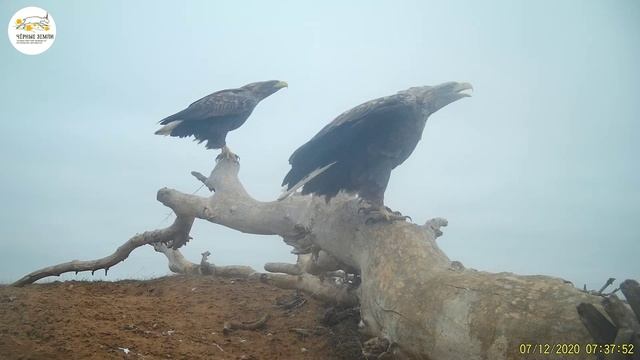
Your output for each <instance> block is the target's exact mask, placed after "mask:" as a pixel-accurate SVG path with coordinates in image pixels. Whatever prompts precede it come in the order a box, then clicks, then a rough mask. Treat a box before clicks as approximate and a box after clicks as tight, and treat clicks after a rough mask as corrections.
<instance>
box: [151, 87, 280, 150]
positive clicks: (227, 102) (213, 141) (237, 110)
mask: <svg viewBox="0 0 640 360" xmlns="http://www.w3.org/2000/svg"><path fill="white" fill-rule="evenodd" d="M285 87H288V84H287V83H286V82H284V81H279V80H270V81H261V82H254V83H251V84H247V85H245V86H243V87H241V88H237V89H226V90H220V91H217V92H214V93H213V94H211V95H207V96H205V97H203V98H202V99H200V100H197V101H195V102H194V103H192V104H191V105H189V107H187V108H186V109H184V110H182V111H180V112H177V113H175V114H173V115H171V116H168V117H166V118H164V119H162V120H160V124H161V125H164V126H163V127H161V128H160V129H159V130H158V131H156V135H165V136H177V137H181V138H183V137H188V136H193V137H194V138H195V140H196V141H198V143H202V142H204V141H206V142H207V143H206V148H207V149H222V153H221V154H220V155H219V156H218V159H220V158H229V159H237V156H236V155H235V154H234V153H232V152H231V150H229V148H228V147H227V142H226V137H227V133H228V132H229V131H231V130H235V129H237V128H239V127H240V126H242V124H244V122H245V121H247V118H249V115H251V112H253V109H255V107H256V106H257V105H258V103H259V102H260V101H262V100H263V99H265V98H266V97H268V96H269V95H271V94H273V93H275V92H276V91H278V90H280V89H282V88H285Z"/></svg>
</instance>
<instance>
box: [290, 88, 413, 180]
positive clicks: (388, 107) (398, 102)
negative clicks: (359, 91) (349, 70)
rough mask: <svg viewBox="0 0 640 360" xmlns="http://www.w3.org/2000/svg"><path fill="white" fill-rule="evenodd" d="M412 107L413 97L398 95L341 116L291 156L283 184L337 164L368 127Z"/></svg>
mask: <svg viewBox="0 0 640 360" xmlns="http://www.w3.org/2000/svg"><path fill="white" fill-rule="evenodd" d="M414 105H415V98H414V97H413V96H411V95H408V94H405V93H398V94H395V95H391V96H385V97H381V98H378V99H374V100H370V101H367V102H365V103H363V104H361V105H358V106H356V107H355V108H353V109H351V110H348V111H346V112H344V113H342V114H341V115H339V116H338V117H337V118H335V119H334V120H333V121H332V122H331V123H329V124H328V125H327V126H325V127H324V128H323V129H322V130H320V132H318V134H316V135H315V136H314V137H313V138H312V139H311V140H309V141H308V142H307V143H306V144H304V145H302V146H301V147H299V148H298V149H297V150H296V151H295V152H294V153H293V154H292V155H291V157H290V158H289V164H291V170H290V171H289V173H288V174H287V175H286V176H285V178H284V180H283V182H282V185H283V186H284V185H288V188H289V189H290V188H292V187H293V186H295V185H296V184H297V183H298V182H299V181H301V180H302V179H304V178H305V177H306V176H307V175H308V174H310V173H311V172H313V171H314V170H316V169H319V168H322V167H324V166H327V165H329V164H332V163H335V162H340V156H341V155H340V152H341V151H343V149H344V148H345V146H348V145H349V144H351V143H352V142H354V140H355V139H356V138H357V137H358V136H367V134H368V131H366V129H367V128H374V127H376V126H377V125H379V121H380V120H381V119H384V120H385V121H393V119H394V116H393V113H394V112H398V111H404V110H406V109H407V108H408V107H413V106H414ZM389 115H390V116H389Z"/></svg>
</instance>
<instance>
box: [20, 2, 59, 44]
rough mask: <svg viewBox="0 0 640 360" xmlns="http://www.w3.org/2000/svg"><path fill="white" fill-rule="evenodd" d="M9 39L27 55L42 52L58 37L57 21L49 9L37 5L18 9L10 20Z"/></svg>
mask: <svg viewBox="0 0 640 360" xmlns="http://www.w3.org/2000/svg"><path fill="white" fill-rule="evenodd" d="M8 33H9V41H10V42H11V44H12V45H13V47H14V48H16V50H18V51H20V52H21V53H23V54H27V55H38V54H41V53H43V52H45V51H47V49H49V48H50V47H51V45H53V42H54V41H55V39H56V23H55V21H53V17H52V16H51V14H49V12H48V11H46V10H44V9H41V8H39V7H35V6H29V7H26V8H23V9H20V10H18V12H16V13H15V14H14V15H13V16H12V17H11V21H10V22H9V30H8Z"/></svg>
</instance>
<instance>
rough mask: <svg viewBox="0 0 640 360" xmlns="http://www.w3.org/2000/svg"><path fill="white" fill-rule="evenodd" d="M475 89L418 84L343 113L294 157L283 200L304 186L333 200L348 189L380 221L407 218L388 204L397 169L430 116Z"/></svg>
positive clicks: (460, 85) (450, 84)
mask: <svg viewBox="0 0 640 360" xmlns="http://www.w3.org/2000/svg"><path fill="white" fill-rule="evenodd" d="M471 89H473V88H472V86H471V84H468V83H456V82H448V83H444V84H440V85H437V86H422V87H412V88H409V89H407V90H404V91H400V92H398V93H397V94H395V95H391V96H386V97H382V98H379V99H375V100H371V101H368V102H365V103H364V104H361V105H359V106H356V107H355V108H353V109H351V110H349V111H347V112H345V113H343V114H341V115H340V116H338V117H337V118H336V119H335V120H333V121H332V122H331V123H330V124H328V125H327V126H325V127H324V128H323V129H322V130H320V132H319V133H318V134H316V136H314V137H313V138H312V139H311V140H309V142H307V143H306V144H304V145H302V146H301V147H300V148H298V149H297V150H296V151H295V152H294V153H293V155H291V157H290V158H289V163H290V164H291V170H290V171H289V173H288V174H287V175H286V176H285V178H284V181H283V182H282V185H283V186H285V185H286V186H287V189H288V191H287V192H286V193H285V194H284V195H283V196H281V197H280V198H281V199H282V198H284V197H286V196H287V195H288V194H290V193H292V192H294V191H295V190H296V189H298V188H299V187H302V194H316V195H324V196H325V197H326V199H327V201H329V199H331V198H332V197H333V196H335V195H336V194H337V193H338V192H339V191H346V192H349V193H356V194H358V195H359V197H360V198H361V199H362V200H364V201H365V202H366V203H368V205H369V206H368V207H367V208H365V212H366V213H368V214H370V215H371V217H370V219H372V220H374V221H379V220H387V221H388V220H399V219H406V217H405V216H401V214H400V213H397V212H391V211H390V210H389V209H388V208H386V207H385V206H384V192H385V189H386V188H387V184H388V182H389V177H390V175H391V170H393V169H394V168H395V167H396V166H398V165H400V164H402V163H403V162H404V161H405V160H406V159H407V158H408V157H409V155H411V153H412V152H413V150H414V149H415V148H416V145H417V144H418V141H420V138H421V137H422V130H423V129H424V126H425V123H426V122H427V118H428V117H429V116H430V115H431V114H433V113H434V112H436V111H438V110H439V109H441V108H442V107H444V106H446V105H448V104H450V103H452V102H454V101H456V100H458V99H461V98H463V97H467V96H469V95H468V94H466V93H464V92H463V91H465V90H471Z"/></svg>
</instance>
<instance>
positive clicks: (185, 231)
mask: <svg viewBox="0 0 640 360" xmlns="http://www.w3.org/2000/svg"><path fill="white" fill-rule="evenodd" d="M193 220H194V219H193V218H184V217H178V218H176V220H175V221H174V223H173V224H172V225H171V226H169V227H167V228H165V229H160V230H153V231H146V232H144V233H142V234H137V235H135V236H133V237H132V238H131V239H129V240H128V241H127V242H125V243H124V244H122V245H121V246H119V247H118V249H116V251H115V252H114V253H113V254H111V255H109V256H106V257H103V258H100V259H97V260H88V261H80V260H73V261H69V262H66V263H62V264H58V265H54V266H49V267H46V268H43V269H40V270H36V271H34V272H32V273H30V274H27V275H25V276H24V277H22V278H21V279H19V280H18V281H16V282H14V283H13V284H12V285H13V286H24V285H26V284H31V283H33V282H35V281H37V280H39V279H42V278H45V277H47V276H59V275H60V274H62V273H66V272H72V271H75V272H76V273H78V272H80V271H91V273H92V274H93V273H94V272H95V271H96V270H100V269H104V270H105V273H106V272H107V271H108V270H109V268H110V267H112V266H113V265H115V264H117V263H119V262H121V261H124V260H125V259H126V258H127V257H128V256H129V254H130V253H131V252H132V251H133V250H134V249H136V248H138V247H140V246H143V245H147V244H151V243H156V242H170V241H174V242H175V241H176V240H177V241H184V240H183V239H187V238H188V237H189V231H190V230H191V225H192V224H193ZM185 242H186V241H185Z"/></svg>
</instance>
